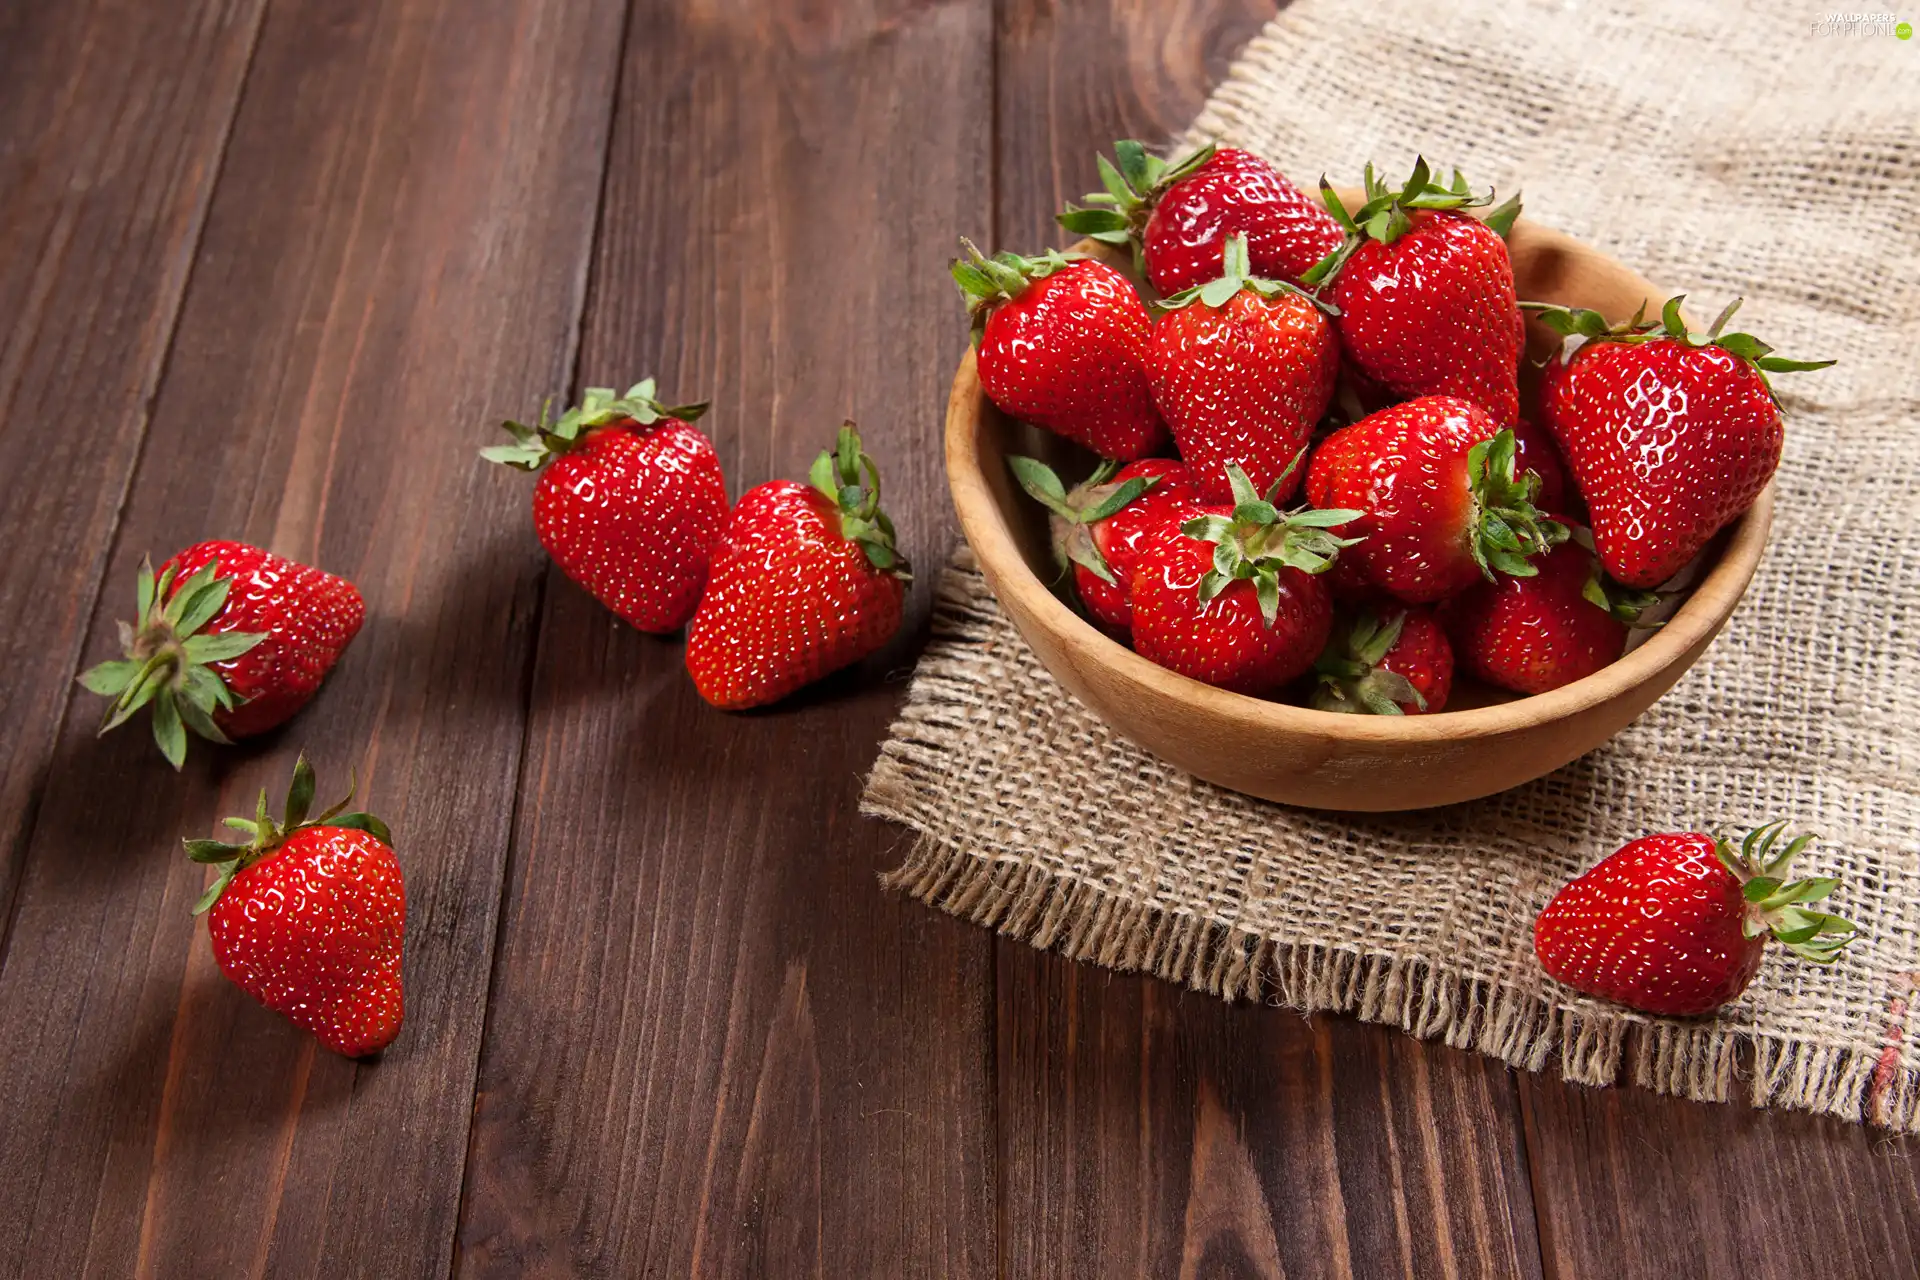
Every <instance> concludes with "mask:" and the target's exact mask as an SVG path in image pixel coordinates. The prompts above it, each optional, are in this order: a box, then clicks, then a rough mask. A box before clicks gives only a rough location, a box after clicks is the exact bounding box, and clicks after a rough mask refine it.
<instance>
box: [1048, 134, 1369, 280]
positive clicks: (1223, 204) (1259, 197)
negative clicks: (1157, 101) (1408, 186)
mask: <svg viewBox="0 0 1920 1280" xmlns="http://www.w3.org/2000/svg"><path fill="white" fill-rule="evenodd" d="M1113 154H1114V157H1115V159H1116V160H1117V161H1118V162H1119V163H1118V165H1117V166H1116V165H1114V164H1110V163H1108V161H1107V158H1106V157H1105V156H1101V157H1100V180H1101V182H1102V184H1104V185H1105V187H1106V190H1105V191H1101V192H1096V193H1095V194H1093V195H1090V196H1088V197H1087V201H1088V204H1089V206H1091V207H1088V208H1078V207H1076V206H1074V205H1068V206H1067V208H1066V211H1065V212H1064V213H1062V214H1061V215H1060V217H1059V222H1060V225H1061V226H1063V227H1065V228H1066V229H1067V230H1069V231H1072V232H1075V233H1077V234H1080V235H1088V236H1092V237H1093V238H1094V239H1096V240H1100V241H1104V242H1105V243H1108V244H1118V245H1125V244H1131V245H1133V246H1134V249H1135V252H1136V253H1137V254H1139V255H1140V256H1141V257H1143V258H1144V261H1145V265H1146V271H1147V278H1148V279H1149V280H1151V281H1152V282H1153V287H1154V288H1155V289H1158V290H1159V291H1160V292H1161V293H1162V294H1172V293H1179V292H1180V291H1181V290H1183V289H1191V288H1193V287H1195V286H1196V285H1202V284H1205V283H1206V282H1207V281H1209V280H1211V279H1213V276H1214V272H1215V271H1216V270H1217V269H1218V267H1219V265H1220V255H1221V253H1222V252H1223V251H1224V250H1225V249H1226V244H1227V239H1228V237H1230V236H1235V235H1241V236H1245V237H1246V238H1247V247H1248V253H1249V256H1250V257H1251V259H1252V263H1253V271H1254V272H1255V273H1256V274H1258V275H1261V276H1265V277H1267V278H1269V279H1272V280H1287V281H1294V282H1297V281H1298V280H1299V278H1300V276H1301V275H1302V274H1303V273H1304V272H1305V271H1306V270H1307V269H1308V268H1309V267H1311V266H1313V264H1314V263H1316V262H1318V261H1320V259H1321V258H1323V257H1325V256H1326V255H1327V254H1329V253H1331V252H1333V251H1334V250H1335V249H1337V248H1339V247H1340V241H1341V239H1342V237H1343V233H1342V231H1341V229H1340V224H1339V223H1338V222H1335V221H1334V220H1333V217H1332V216H1331V215H1330V214H1328V213H1327V211H1326V210H1325V209H1323V208H1322V207H1321V206H1320V203H1319V202H1318V201H1317V200H1315V199H1314V198H1313V197H1312V196H1310V195H1308V194H1307V193H1306V192H1304V191H1302V190H1301V189H1300V188H1298V187H1296V186H1294V185H1293V184H1292V183H1291V182H1289V181H1287V179H1286V177H1285V176H1284V175H1282V174H1281V172H1280V171H1279V170H1278V169H1276V168H1274V167H1273V166H1272V165H1270V164H1268V163H1267V162H1266V161H1265V160H1262V159H1261V158H1260V157H1259V156H1256V155H1254V154H1252V153H1251V152H1247V151H1237V150H1235V149H1233V148H1232V147H1222V148H1219V149H1218V150H1216V149H1215V148H1213V147H1211V146H1207V147H1202V148H1201V149H1200V150H1198V151H1196V152H1194V153H1193V154H1192V155H1190V156H1188V157H1187V158H1186V159H1184V160H1181V161H1179V162H1178V163H1176V164H1168V163H1167V162H1166V161H1164V160H1161V159H1159V158H1158V157H1156V156H1151V155H1148V154H1147V149H1146V148H1145V147H1143V146H1141V145H1140V144H1139V143H1138V142H1133V141H1126V142H1116V143H1114V145H1113Z"/></svg>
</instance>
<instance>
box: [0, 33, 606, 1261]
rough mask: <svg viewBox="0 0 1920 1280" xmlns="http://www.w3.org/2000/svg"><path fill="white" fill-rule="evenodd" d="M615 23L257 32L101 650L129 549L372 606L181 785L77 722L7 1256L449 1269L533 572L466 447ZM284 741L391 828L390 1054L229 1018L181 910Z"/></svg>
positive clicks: (519, 493) (589, 215)
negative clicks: (395, 965) (248, 564)
mask: <svg viewBox="0 0 1920 1280" xmlns="http://www.w3.org/2000/svg"><path fill="white" fill-rule="evenodd" d="M156 8H159V6H156ZM173 16H174V18H175V19H177V18H178V17H179V16H180V15H179V14H178V13H177V12H176V13H175V14H174V15H173ZM620 19H621V15H620V12H619V9H618V6H617V5H614V4H609V3H597V4H579V3H573V2H572V0H564V2H562V0H484V2H483V3H475V2H474V0H460V2H459V3H455V2H454V0H383V2H382V3H378V4H368V5H364V6H360V7H358V8H356V9H354V10H352V11H347V10H343V9H341V8H340V7H339V6H336V5H333V4H330V3H322V2H320V0H295V2H291V3H279V4H276V5H275V7H274V9H273V12H272V14H271V15H270V17H269V18H268V20H267V22H266V24H265V27H264V28H263V30H262V32H261V35H260V41H259V48H258V52H257V54H256V58H255V62H254V65H253V67H252V71H251V74H250V77H249V82H248V83H249V88H248V92H247V94H246V99H245V103H244V106H243V108H242V110H241V112H240V115H239V117H238V119H237V121H236V123H235V126H234V130H233V135H232V142H231V147H230V152H229V155H228V158H227V162H226V166H225V169H224V172H223V175H222V178H221V182H220V185H219V190H218V193H217V196H216V199H215V201H214V203H213V207H212V211H211V214H210V216H209V219H208V224H207V229H206V234H205V238H204V242H203V244H202V245H201V248H200V251H199V255H198V258H197V260H196V261H195V262H194V268H193V284H192V288H191V290H190V293H189V297H188V300H187V303H186V306H185V309H184V312H183V314H182V318H181V322H180V326H179V331H178V336H177V338H176V341H175V344H174V352H173V358H172V362H171V365H170V368H169V370H168V375H167V378H166V380H165V382H164V384H163V385H162V387H161V389H160V392H159V397H158V400H157V403H156V405H155V408H154V415H153V426H152V429H151V432H150V438H149V439H148V441H147V444H146V448H145V451H144V454H143V456H142V460H141V464H140V467H139V471H138V475H137V476H136V479H135V483H134V488H133V493H132V496H131V498H130V500H129V501H128V503H127V507H126V512H125V517H124V520H123V521H122V524H121V529H120V533H119V536H118V539H117V543H116V545H115V548H114V551H113V555H112V564H111V573H110V575H109V577H110V581H111V582H112V583H113V584H114V586H115V589H114V590H113V591H111V592H110V593H109V594H108V596H107V597H106V598H105V600H104V601H103V602H102V603H101V605H100V606H99V607H98V608H97V609H95V610H94V613H93V617H92V619H91V624H90V627H89V631H88V634H89V636H90V640H89V643H88V646H87V651H88V654H89V656H95V655H100V654H102V653H104V652H105V651H106V650H107V649H108V648H109V647H110V644H111V635H112V629H113V626H112V620H113V618H114V617H116V616H118V615H122V614H124V613H125V611H126V606H127V604H128V603H129V601H128V600H126V599H123V598H122V597H123V595H127V594H128V593H127V592H126V591H124V590H122V588H123V587H125V585H126V584H127V583H130V582H131V580H132V570H133V567H134V565H135V563H136V562H137V560H138V558H139V556H140V555H141V553H142V552H143V551H146V550H148V549H152V550H153V551H154V552H156V553H158V554H165V553H167V552H169V551H171V550H172V549H174V548H175V547H177V546H179V545H181V544H184V543H187V542H189V541H192V540H195V539H197V538H200V537H206V536H212V535H225V536H236V537H242V538H246V539H249V540H252V541H256V542H260V543H263V544H265V545H267V546H269V547H271V548H274V549H276V550H279V551H281V552H283V553H286V554H290V555H293V556H296V557H298V558H302V559H309V560H313V561H316V562H318V563H320V564H322V565H324V566H326V567H328V568H331V569H334V570H337V571H340V572H342V573H345V574H346V575H348V576H349V577H351V578H352V579H354V580H355V581H356V582H357V583H358V584H359V586H360V588H361V590H362V591H363V592H364V593H365V595H366V597H367V601H368V606H369V621H368V623H367V626H366V629H365V630H364V631H363V632H362V634H361V636H360V638H359V639H358V640H357V641H356V642H355V644H354V646H353V648H352V649H350V650H349V651H348V653H347V655H346V657H345V659H344V661H343V662H342V664H341V666H340V667H339V668H338V670H337V671H336V672H335V674H334V676H333V678H332V679H331V681H330V682H329V686H328V687H327V688H326V689H325V690H324V691H323V693H322V694H321V696H320V697H319V699H318V700H317V701H316V702H315V704H314V705H313V706H312V707H311V708H309V709H308V711H307V712H306V713H304V714H303V715H302V716H301V717H300V718H299V719H298V720H296V721H295V722H294V724H293V725H292V726H291V727H289V728H288V729H287V730H285V731H284V732H282V733H280V734H278V735H276V736H275V737H273V738H271V739H269V740H266V741H264V742H261V743H258V744H256V745H252V746H249V747H245V748H240V749H234V750H230V751H225V752H220V751H214V750H211V749H207V748H206V747H204V745H203V746H202V747H201V748H200V749H199V750H197V751H196V753H195V756H194V758H193V759H192V760H190V761H189V764H188V768H187V770H186V772H185V774H184V775H183V776H179V777H176V776H174V775H173V774H172V773H171V771H169V770H168V769H167V768H166V767H165V765H164V762H162V761H161V760H160V759H159V757H158V755H157V753H156V752H155V751H154V750H153V747H152V744H151V742H150V741H146V740H144V738H143V736H142V735H140V734H138V733H134V732H125V733H121V734H117V735H115V736H114V737H113V738H111V739H108V740H106V741H103V742H100V743H97V744H96V743H95V742H94V741H93V740H92V738H91V725H92V721H93V717H94V714H95V712H94V710H93V708H91V707H81V708H76V709H75V710H74V711H73V712H72V713H71V714H70V715H69V716H68V719H67V724H66V726H65V730H64V732H63V734H62V737H61V740H60V746H59V753H60V756H59V760H58V763H57V767H56V770H55V772H54V775H53V778H52V781H51V782H50V784H49V785H48V787H47V792H46V798H45V801H44V803H43V804H42V806H41V808H40V812H39V815H38V821H37V824H36V826H35V828H34V831H33V834H32V837H31V842H30V844H29V847H28V854H27V858H26V867H25V874H24V877H23V880H22V885H21V889H20V893H19V905H18V912H17V922H16V925H15V928H14V933H13V940H12V946H11V949H10V950H9V952H8V954H7V956H6V959H5V967H4V970H0V1026H5V1027H7V1028H8V1029H9V1038H10V1048H11V1049H12V1050H13V1051H14V1052H13V1056H12V1058H11V1060H10V1063H9V1069H8V1071H7V1072H6V1073H5V1075H4V1077H3V1078H0V1115H4V1116H5V1117H6V1118H7V1122H6V1124H5V1125H4V1126H0V1274H33V1275H61V1276H67V1275H74V1276H77V1275H83V1274H112V1275H122V1274H128V1273H134V1274H148V1275H163V1276H187V1275H193V1276H201V1275H205V1276H214V1275H229V1274H258V1273H262V1272H266V1271H271V1272H272V1273H273V1274H275V1275H341V1274H354V1275H395V1276H400V1275H407V1276H413V1275H426V1274H431V1273H434V1272H437V1271H440V1270H442V1269H444V1268H445V1266H446V1265H447V1259H448V1257H449V1256H450V1253H451V1245H452V1237H453V1226H454V1220H455V1216H456V1210H457V1205H458V1195H459V1186H460V1170H461V1165H462V1163H463V1160H464V1156H465V1135H466V1128H467V1122H468V1118H469V1116H470V1112H471V1105H472V1079H473V1070H474V1064H475V1062H476V1060H477V1056H478V1046H479V1039H480V1031H481V1024H482V1018H483V1010H484V1003H485V996H486V989H487V982H488V976H489V975H488V950H489V947H490V945H491V942H492V938H493V934H494V919H495V911H496V908H497V904H498V900H499V886H500V877H501V874H502V871H503V867H504V860H505V845H506V834H507V829H508V820H509V816H510V813H511V808H512V803H513V791H512V787H513V779H514V774H515V770H516V768H517V765H518V759H519V745H520V739H521V729H520V726H521V722H522V717H523V714H524V706H525V691H526V680H527V672H528V657H529V652H530V646H531V642H532V638H533V625H534V621H535V617H534V614H535V607H534V606H535V587H536V583H537V580H538V579H537V574H538V571H539V570H538V566H539V564H540V557H539V555H538V553H537V550H536V549H534V548H532V547H530V546H528V545H526V543H525V542H524V541H523V540H522V539H519V538H513V537H502V536H501V534H500V530H502V529H508V528H511V527H512V525H513V524H514V523H515V522H517V521H518V520H521V519H524V503H525V495H524V491H523V490H522V489H521V488H519V487H518V486H516V485H515V484H513V483H512V482H511V481H510V480H508V479H506V478H504V477H503V478H495V477H493V476H490V475H486V474H484V473H483V467H482V465H481V464H480V463H479V462H478V461H477V459H476V458H475V456H474V448H475V446H476V445H478V444H479V443H481V442H482V439H483V437H484V435H485V434H486V426H485V424H486V421H487V418H488V417H489V415H492V414H496V413H498V412H500V411H501V410H502V409H503V408H507V407H514V408H518V407H521V406H523V405H524V404H526V403H528V402H529V401H530V400H531V399H532V398H533V397H534V395H535V394H536V392H537V391H538V390H539V389H541V388H543V387H545V386H547V385H551V383H552V382H554V381H555V380H557V379H563V378H564V377H565V376H567V373H568V371H569V369H570V367H571V360H572V348H573V344H574V341H575V333H576V325H577V320H578V316H579V312H580V308H581V305H582V301H583V292H584V280H585V267H586V263H587V256H588V253H589V250H590V247H591V234H592V226H593V218H594V205H595V199H596V196H597V193H598V190H599V181H600V170H601V164H602V160H603V158H604V144H605V136H606V126H607V122H608V119H609V104H610V102H611V98H612V84H613V75H614V71H615V67H616V61H617V57H616V51H617V45H618V40H619V32H620ZM168 74H170V75H171V76H172V77H173V79H174V80H176V81H178V82H181V83H184V82H186V81H189V80H191V79H193V73H192V72H191V71H188V70H184V69H181V68H175V69H173V70H172V71H171V72H170V73H168ZM562 79H564V80H565V81H566V82H567V83H568V84H570V85H572V86H573V87H574V89H575V90H577V92H576V93H575V94H571V95H566V94H563V95H556V94H554V93H553V92H552V86H553V85H554V84H555V83H557V82H559V81H561V80H562ZM175 163H177V162H175ZM533 193H538V197H539V198H532V195H533ZM177 251H178V250H176V252H177ZM172 269H174V270H182V269H184V263H181V264H176V265H175V266H173V268H172ZM102 536H103V533H102ZM300 745H306V746H308V747H310V748H311V749H312V750H313V753H314V756H315V760H316V764H317V765H318V767H319V768H320V769H321V771H322V775H323V779H324V780H325V783H326V785H327V786H328V787H329V788H337V787H342V786H344V784H345V782H346V778H347V773H348V768H349V765H352V766H356V767H357V768H358V771H359V775H360V778H361V779H362V781H363V783H364V784H365V794H366V795H367V798H368V800H369V801H370V802H371V806H372V807H374V808H376V809H377V810H378V811H380V812H382V813H383V814H384V816H386V817H387V818H388V820H389V821H390V822H391V824H392V826H393V828H394V830H395V831H396V833H397V834H398V838H397V841H396V844H397V847H398V851H399V855H400V858H401V862H402V866H403V867H404V869H405V871H406V875H407V881H408V883H407V889H408V900H409V902H408V905H409V919H408V938H407V944H408V945H407V963H406V983H407V994H408V1005H409V1007H408V1016H407V1025H406V1027H405V1029H404V1030H403V1032H402V1034H401V1037H400V1039H399V1040H398V1041H397V1042H396V1043H395V1045H394V1046H393V1048H392V1049H391V1050H389V1052H388V1053H387V1054H386V1055H385V1058H384V1060H382V1061H379V1062H377V1063H369V1064H364V1065H356V1064H354V1063H352V1062H348V1061H346V1060H344V1059H340V1058H337V1057H334V1056H332V1055H330V1054H327V1053H325V1052H319V1051H316V1049H315V1047H314V1044H313V1041H312V1040H311V1038H310V1037H308V1036H306V1035H305V1034H304V1033H302V1032H300V1031H298V1030H297V1029H296V1028H294V1027H293V1026H292V1025H291V1024H290V1023H288V1022H286V1021H284V1020H282V1019H280V1018H278V1017H275V1016H274V1015H271V1014H268V1013H267V1012H265V1011H264V1010H262V1009H261V1008H259V1007H258V1006H256V1005H254V1004H253V1003H251V1002H250V1001H249V1000H248V999H247V998H246V997H245V996H244V995H243V994H242V993H241V992H240V991H239V990H238V989H237V988H234V987H233V986H231V985H230V984H228V983H226V982H225V981H224V979H222V978H220V977H219V975H218V974H217V972H216V971H215V970H214V968H213V965H212V963H211V960H210V958H209V954H208V951H207V946H206V941H205V932H204V928H203V927H202V926H200V925H199V924H197V923H196V922H195V921H194V920H193V919H192V917H191V916H190V915H189V914H188V911H189V907H190V906H191V904H192V901H193V899H194V897H195V896H197V894H198V891H199V888H200V886H201V884H202V879H203V871H202V869H201V868H198V867H194V866H191V865H189V864H187V863H186V862H185V861H184V859H182V858H181V857H180V855H179V849H178V844H177V839H178V837H179V836H180V835H181V834H194V835H204V834H207V833H208V830H209V828H210V827H211V825H212V823H213V821H214V818H215V816H216V815H217V814H219V813H223V812H224V813H230V812H234V811H235V810H236V809H244V808H248V807H250V805H251V799H252V794H251V793H252V791H253V789H254V788H255V787H256V786H262V785H270V786H272V787H273V788H274V790H275V791H276V793H277V792H278V791H279V790H280V789H282V788H283V786H284V779H285V778H286V776H287V772H288V769H289V766H290V765H291V763H292V758H293V754H294V752H295V750H296V749H297V748H298V747H299V746H300Z"/></svg>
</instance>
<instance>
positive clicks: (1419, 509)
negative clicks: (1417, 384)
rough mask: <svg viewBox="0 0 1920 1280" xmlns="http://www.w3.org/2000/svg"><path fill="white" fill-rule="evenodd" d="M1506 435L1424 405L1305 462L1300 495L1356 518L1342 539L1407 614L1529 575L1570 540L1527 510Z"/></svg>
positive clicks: (1535, 480)
mask: <svg viewBox="0 0 1920 1280" xmlns="http://www.w3.org/2000/svg"><path fill="white" fill-rule="evenodd" d="M1515 457H1516V446H1515V443H1514V436H1513V432H1512V431H1510V430H1502V429H1500V428H1498V427H1496V426H1495V425H1494V422H1493V420H1492V419H1491V418H1489V417H1488V416H1487V414H1486V412H1485V411H1484V410H1482V409H1481V408H1480V406H1479V405H1477V404H1474V403H1472V402H1470V401H1467V400H1462V399H1460V398H1458V397H1456V396H1423V397H1421V398H1420V399H1417V400H1409V401H1407V402H1406V403H1405V404H1398V405H1394V406H1393V407H1391V408H1388V409H1382V410H1380V412H1378V413H1374V414H1369V415H1368V416H1367V417H1365V418H1362V419H1361V420H1360V421H1358V422H1356V423H1354V424H1352V425H1351V426H1346V427H1342V428H1340V430H1338V431H1336V432H1334V433H1333V434H1332V435H1331V436H1328V437H1327V438H1326V440H1325V441H1323V442H1322V443H1321V445H1320V447H1319V449H1317V450H1316V451H1315V452H1314V455H1313V466H1312V469H1311V470H1310V471H1309V472H1308V474H1307V497H1308V499H1309V500H1310V501H1311V502H1312V503H1313V504H1314V505H1315V506H1317V507H1351V508H1356V509H1358V510H1360V511H1361V512H1363V513H1364V515H1363V516H1362V518H1360V519H1358V520H1356V521H1354V523H1353V526H1352V527H1351V528H1349V529H1344V530H1341V531H1340V532H1342V533H1344V534H1346V535H1348V536H1352V537H1358V538H1363V539H1364V541H1362V542H1361V543H1360V544H1359V545H1358V546H1357V547H1355V548H1354V549H1353V551H1352V552H1350V553H1349V555H1348V557H1346V558H1348V559H1351V560H1352V561H1353V562H1354V563H1355V564H1357V565H1358V566H1359V568H1360V569H1361V571H1362V572H1364V573H1365V574H1366V576H1367V579H1368V581H1370V582H1372V583H1373V584H1374V585H1375V586H1377V587H1380V588H1381V589H1383V590H1385V591H1387V592H1390V593H1391V594H1393V595H1395V596H1397V597H1399V598H1400V599H1401V600H1404V601H1407V602H1408V603H1410V604H1428V603H1431V602H1433V601H1435V600H1440V599H1444V598H1445V597H1447V596H1450V595H1453V594H1455V593H1457V592H1460V591H1464V590H1466V589H1467V588H1468V587H1470V586H1472V585H1473V584H1474V583H1476V582H1478V581H1480V580H1481V579H1482V578H1491V577H1493V575H1494V574H1495V573H1496V572H1499V573H1503V574H1512V575H1514V576H1516V577H1526V576H1528V575H1530V574H1532V573H1533V572H1535V570H1534V567H1533V565H1532V564H1531V563H1529V561H1528V557H1530V556H1537V555H1539V554H1540V553H1541V552H1542V551H1545V550H1546V549H1547V548H1548V547H1550V546H1552V545H1553V544H1554V543H1556V542H1558V541H1560V540H1562V539H1564V538H1565V537H1566V536H1567V530H1566V526H1565V525H1562V524H1560V523H1559V522H1557V521H1554V520H1551V519H1549V518H1547V517H1546V516H1544V515H1542V514H1541V513H1540V511H1539V510H1538V509H1537V508H1536V507H1535V505H1534V499H1535V497H1536V496H1537V494H1538V491H1539V484H1540V481H1539V477H1537V476H1536V475H1534V474H1533V473H1532V472H1530V471H1518V470H1516V466H1515Z"/></svg>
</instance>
